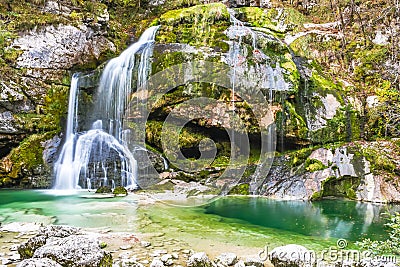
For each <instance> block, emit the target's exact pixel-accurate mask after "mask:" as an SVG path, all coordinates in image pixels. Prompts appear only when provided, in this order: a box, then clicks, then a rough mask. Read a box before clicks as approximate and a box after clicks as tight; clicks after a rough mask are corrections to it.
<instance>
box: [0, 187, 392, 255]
mask: <svg viewBox="0 0 400 267" xmlns="http://www.w3.org/2000/svg"><path fill="white" fill-rule="evenodd" d="M85 195H93V193H89V192H85V191H82V192H80V193H79V194H77V195H72V196H71V195H69V196H54V195H51V194H48V192H46V191H12V190H1V191H0V223H7V222H14V221H24V222H41V223H45V224H46V223H53V224H67V225H73V226H80V227H87V228H104V229H111V230H113V231H123V232H126V231H129V232H132V231H136V232H142V233H154V232H163V233H164V234H165V237H166V238H168V237H172V238H180V239H182V240H184V241H185V242H190V243H196V242H214V241H218V242H222V243H224V244H229V245H236V246H252V247H262V246H264V245H265V244H266V243H269V244H273V245H275V246H276V245H283V244H288V243H296V244H302V245H305V246H307V247H309V248H313V249H321V250H322V249H324V248H326V247H329V246H332V245H335V244H336V240H337V239H338V238H345V239H347V240H348V241H349V243H350V244H351V243H353V242H354V241H356V240H359V239H361V238H363V237H369V238H371V239H385V238H386V237H387V234H386V232H385V229H384V226H383V224H384V221H383V220H382V219H381V214H382V213H383V212H388V211H393V210H399V207H398V206H378V205H372V204H362V203H356V202H350V201H338V200H335V201H334V200H327V201H322V202H317V203H309V202H302V201H277V200H268V199H264V198H247V197H229V198H221V199H219V200H217V201H215V202H213V203H211V204H208V205H205V206H200V207H191V208H188V207H186V208H183V207H175V206H170V205H166V204H165V203H157V204H154V205H139V203H138V201H137V199H138V196H134V195H130V196H128V197H126V198H111V199H87V198H83V196H85ZM176 233H179V237H177V234H176Z"/></svg>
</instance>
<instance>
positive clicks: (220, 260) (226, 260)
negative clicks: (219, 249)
mask: <svg viewBox="0 0 400 267" xmlns="http://www.w3.org/2000/svg"><path fill="white" fill-rule="evenodd" d="M236 261H237V256H236V254H235V253H222V254H221V255H219V256H217V257H216V258H215V262H216V263H217V264H221V265H223V266H232V265H234V264H235V263H236Z"/></svg>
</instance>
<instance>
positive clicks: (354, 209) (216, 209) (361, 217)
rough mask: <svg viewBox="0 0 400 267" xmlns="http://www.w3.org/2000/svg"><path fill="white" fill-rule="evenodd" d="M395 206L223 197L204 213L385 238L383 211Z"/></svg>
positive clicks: (309, 231) (323, 233) (314, 232)
mask: <svg viewBox="0 0 400 267" xmlns="http://www.w3.org/2000/svg"><path fill="white" fill-rule="evenodd" d="M392 209H396V210H397V207H394V206H383V205H373V204H370V203H357V202H354V201H339V200H324V201H320V202H306V201H277V200H271V199H265V198H247V197H246V198H224V199H219V200H217V201H215V202H212V203H211V204H209V205H208V206H207V207H206V208H205V213H207V214H215V215H218V216H221V217H226V218H235V219H239V220H242V221H243V223H244V224H251V225H258V226H262V227H266V228H274V229H279V230H284V231H289V232H293V233H297V234H301V235H307V236H317V237H321V238H344V239H347V240H349V241H357V240H360V239H362V238H366V237H369V238H371V239H375V240H383V239H386V238H387V233H386V231H385V229H384V227H383V224H384V223H385V219H384V218H382V213H385V212H389V211H390V210H392Z"/></svg>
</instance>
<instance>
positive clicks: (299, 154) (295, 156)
mask: <svg viewBox="0 0 400 267" xmlns="http://www.w3.org/2000/svg"><path fill="white" fill-rule="evenodd" d="M315 149H316V147H306V148H302V149H298V150H296V151H292V152H289V153H288V154H287V155H288V156H289V158H290V161H289V164H290V166H289V167H296V166H299V165H301V164H303V163H305V162H306V160H307V159H308V157H309V156H310V155H311V153H312V152H313V151H314V150H315Z"/></svg>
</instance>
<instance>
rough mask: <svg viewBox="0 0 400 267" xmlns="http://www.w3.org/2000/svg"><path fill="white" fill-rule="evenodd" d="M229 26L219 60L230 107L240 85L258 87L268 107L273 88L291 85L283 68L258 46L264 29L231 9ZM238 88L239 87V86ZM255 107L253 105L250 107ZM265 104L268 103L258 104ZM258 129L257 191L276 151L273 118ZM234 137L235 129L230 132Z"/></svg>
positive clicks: (246, 88) (243, 89)
mask: <svg viewBox="0 0 400 267" xmlns="http://www.w3.org/2000/svg"><path fill="white" fill-rule="evenodd" d="M228 11H229V14H230V21H231V26H230V27H229V28H228V29H227V30H226V32H225V34H226V35H227V36H228V38H229V40H230V41H229V51H228V53H227V54H226V55H225V57H223V58H222V61H223V62H225V63H226V64H228V65H229V66H230V67H231V75H230V81H231V88H232V109H233V112H234V111H235V106H234V103H235V91H236V90H239V89H241V93H245V94H249V95H251V94H252V92H253V91H252V90H254V88H259V89H261V91H262V92H263V95H264V97H265V98H266V100H267V103H268V105H269V108H270V111H271V110H272V105H273V104H275V94H276V92H278V91H279V92H284V91H287V90H288V89H289V88H290V84H289V83H287V82H286V81H285V79H284V72H285V70H284V69H283V68H282V67H281V66H280V64H279V62H274V60H273V59H271V58H270V57H269V56H267V55H266V54H264V52H263V51H262V50H261V48H259V47H258V42H257V39H259V38H268V36H265V35H264V34H263V33H260V32H255V31H254V30H253V29H251V28H250V27H247V26H246V25H245V24H244V23H243V22H241V21H240V20H238V19H236V18H235V16H234V12H233V11H232V10H229V9H228ZM239 91H240V90H239ZM253 108H254V107H253ZM261 108H264V109H265V108H267V107H265V106H264V107H261ZM260 127H265V128H262V129H260V136H261V137H260V139H261V140H260V141H261V146H262V149H261V152H260V162H261V163H260V164H259V165H258V167H257V169H256V170H255V171H254V173H253V174H252V176H251V181H250V192H251V193H255V194H257V192H258V190H259V189H260V187H261V186H262V183H263V182H264V181H265V171H266V170H267V169H268V168H269V167H268V166H270V164H272V160H273V155H274V151H275V144H276V137H275V125H274V123H273V122H271V124H269V125H263V126H261V125H260ZM231 136H232V138H235V133H234V130H232V134H231Z"/></svg>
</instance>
